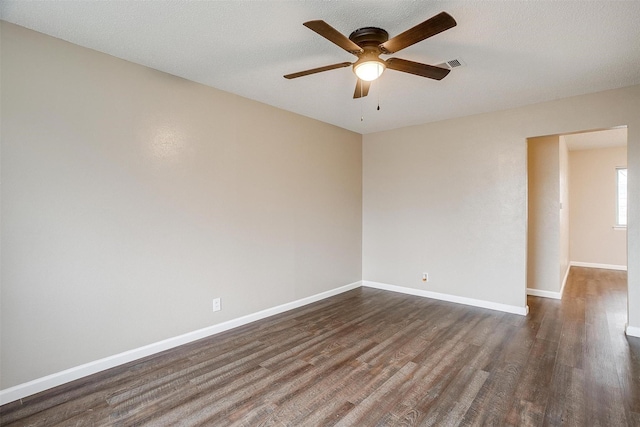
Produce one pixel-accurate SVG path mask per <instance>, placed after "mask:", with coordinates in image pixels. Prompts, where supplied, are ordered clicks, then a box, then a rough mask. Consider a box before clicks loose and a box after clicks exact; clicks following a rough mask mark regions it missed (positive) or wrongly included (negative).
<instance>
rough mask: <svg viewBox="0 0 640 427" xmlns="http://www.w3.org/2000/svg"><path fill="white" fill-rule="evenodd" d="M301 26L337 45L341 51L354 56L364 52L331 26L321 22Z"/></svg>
mask: <svg viewBox="0 0 640 427" xmlns="http://www.w3.org/2000/svg"><path fill="white" fill-rule="evenodd" d="M302 25H304V26H305V27H307V28H309V29H310V30H313V31H315V32H316V33H318V34H320V35H321V36H322V37H324V38H325V39H327V40H329V41H330V42H332V43H334V44H336V45H338V46H339V47H341V48H342V49H344V50H346V51H347V52H349V53H352V54H354V55H355V54H358V53H362V52H364V50H363V49H362V48H361V47H360V46H358V45H357V44H355V43H354V42H352V41H351V40H349V38H347V37H346V36H345V35H343V34H342V33H341V32H339V31H338V30H336V29H335V28H333V27H332V26H331V25H329V24H327V23H326V22H324V21H322V20H318V21H309V22H305V23H304V24H302Z"/></svg>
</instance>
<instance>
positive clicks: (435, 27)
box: [379, 12, 456, 53]
mask: <svg viewBox="0 0 640 427" xmlns="http://www.w3.org/2000/svg"><path fill="white" fill-rule="evenodd" d="M455 26H456V20H455V19H453V17H452V16H451V15H449V14H448V13H447V12H440V13H439V14H437V15H436V16H434V17H431V18H429V19H427V20H426V21H424V22H423V23H422V24H418V25H416V26H415V27H413V28H409V29H408V30H407V31H405V32H404V33H401V34H398V35H397V36H395V37H392V38H391V39H389V40H387V41H386V42H384V43H382V44H381V45H380V46H379V47H380V50H381V51H382V53H395V52H398V51H400V50H402V49H404V48H405V47H409V46H411V45H412V44H415V43H418V42H420V41H422V40H424V39H428V38H429V37H431V36H435V35H436V34H438V33H441V32H443V31H445V30H448V29H449V28H452V27H455Z"/></svg>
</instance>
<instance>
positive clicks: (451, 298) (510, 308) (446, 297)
mask: <svg viewBox="0 0 640 427" xmlns="http://www.w3.org/2000/svg"><path fill="white" fill-rule="evenodd" d="M362 286H367V287H369V288H375V289H382V290H384V291H391V292H400V293H402V294H408V295H415V296H419V297H425V298H432V299H437V300H441V301H448V302H454V303H457V304H464V305H471V306H473V307H481V308H488V309H489V310H497V311H503V312H506V313H512V314H520V315H522V316H526V315H527V314H528V313H529V307H528V306H524V307H518V306H516V305H507V304H500V303H497V302H491V301H484V300H478V299H473V298H466V297H459V296H456V295H450V294H441V293H439V292H431V291H425V290H422V289H414V288H406V287H403V286H396V285H388V284H386V283H379V282H370V281H367V280H363V281H362Z"/></svg>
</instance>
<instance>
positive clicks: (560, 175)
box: [527, 126, 627, 299]
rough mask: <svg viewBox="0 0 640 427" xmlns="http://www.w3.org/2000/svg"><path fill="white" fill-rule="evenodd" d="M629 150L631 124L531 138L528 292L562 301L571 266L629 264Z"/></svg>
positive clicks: (614, 267)
mask: <svg viewBox="0 0 640 427" xmlns="http://www.w3.org/2000/svg"><path fill="white" fill-rule="evenodd" d="M626 148H627V128H626V126H622V127H617V128H613V129H604V130H595V131H585V132H579V133H571V134H563V135H552V136H543V137H535V138H529V139H528V140H527V155H528V232H527V294H528V295H533V296H541V297H547V298H555V299H561V298H562V294H563V291H564V285H565V284H566V281H567V278H568V275H569V271H570V268H571V266H578V267H589V268H604V269H611V270H626V268H627V233H626V223H624V224H623V223H622V222H623V221H622V219H623V218H624V216H623V215H621V211H620V210H621V209H622V208H626V193H625V191H622V190H623V186H622V184H623V182H622V177H623V176H626V166H627V152H626ZM623 172H624V173H623ZM624 183H626V181H624ZM624 188H625V189H626V186H624ZM623 199H624V200H623Z"/></svg>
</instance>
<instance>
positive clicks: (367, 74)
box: [284, 12, 456, 98]
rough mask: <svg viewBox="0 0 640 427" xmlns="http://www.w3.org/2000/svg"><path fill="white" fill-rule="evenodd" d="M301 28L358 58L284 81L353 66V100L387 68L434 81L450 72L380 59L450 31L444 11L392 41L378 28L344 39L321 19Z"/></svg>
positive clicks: (450, 21)
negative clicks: (356, 78) (354, 83)
mask: <svg viewBox="0 0 640 427" xmlns="http://www.w3.org/2000/svg"><path fill="white" fill-rule="evenodd" d="M303 25H304V26H305V27H307V28H309V29H311V30H312V31H315V32H316V33H318V34H320V35H321V36H322V37H324V38H325V39H327V40H329V41H330V42H332V43H334V44H336V45H337V46H338V47H341V48H342V49H344V50H346V51H347V52H349V53H351V54H353V55H355V56H357V57H358V60H357V61H356V62H353V63H352V62H340V63H339V64H333V65H327V66H324V67H318V68H312V69H310V70H305V71H300V72H297V73H292V74H287V75H285V76H284V78H285V79H295V78H298V77H303V76H308V75H309V74H315V73H320V72H323V71H329V70H335V69H336V68H343V67H348V66H350V65H353V72H354V73H355V74H356V76H357V77H358V81H357V82H356V90H355V92H354V93H353V97H354V98H361V97H363V96H367V94H368V93H369V87H370V86H371V82H372V81H373V80H375V79H377V78H378V77H380V76H381V75H382V73H383V72H384V70H385V69H386V68H389V69H391V70H396V71H402V72H404V73H410V74H415V75H417V76H422V77H427V78H430V79H435V80H442V79H443V78H445V76H446V75H447V74H449V71H451V70H448V69H446V68H440V67H435V66H433V65H427V64H422V63H420V62H413V61H408V60H406V59H400V58H389V59H387V60H384V59H381V58H380V55H382V54H384V55H389V54H392V53H395V52H398V51H400V50H402V49H404V48H406V47H409V46H411V45H413V44H415V43H418V42H420V41H422V40H425V39H428V38H429V37H431V36H434V35H436V34H438V33H441V32H443V31H445V30H448V29H449V28H452V27H455V26H456V21H455V19H453V17H452V16H451V15H449V14H448V13H446V12H441V13H439V14H437V15H435V16H433V17H431V18H429V19H427V20H426V21H424V22H423V23H421V24H418V25H416V26H415V27H413V28H410V29H408V30H407V31H405V32H404V33H401V34H398V35H397V36H395V37H393V38H391V39H389V33H387V32H386V31H385V30H383V29H382V28H377V27H364V28H360V29H357V30H355V31H354V32H352V33H351V35H349V37H348V38H347V37H345V36H344V35H343V34H342V33H340V32H339V31H338V30H336V29H335V28H333V27H332V26H331V25H329V24H327V23H326V22H324V21H322V20H318V21H309V22H305V23H304V24H303Z"/></svg>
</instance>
